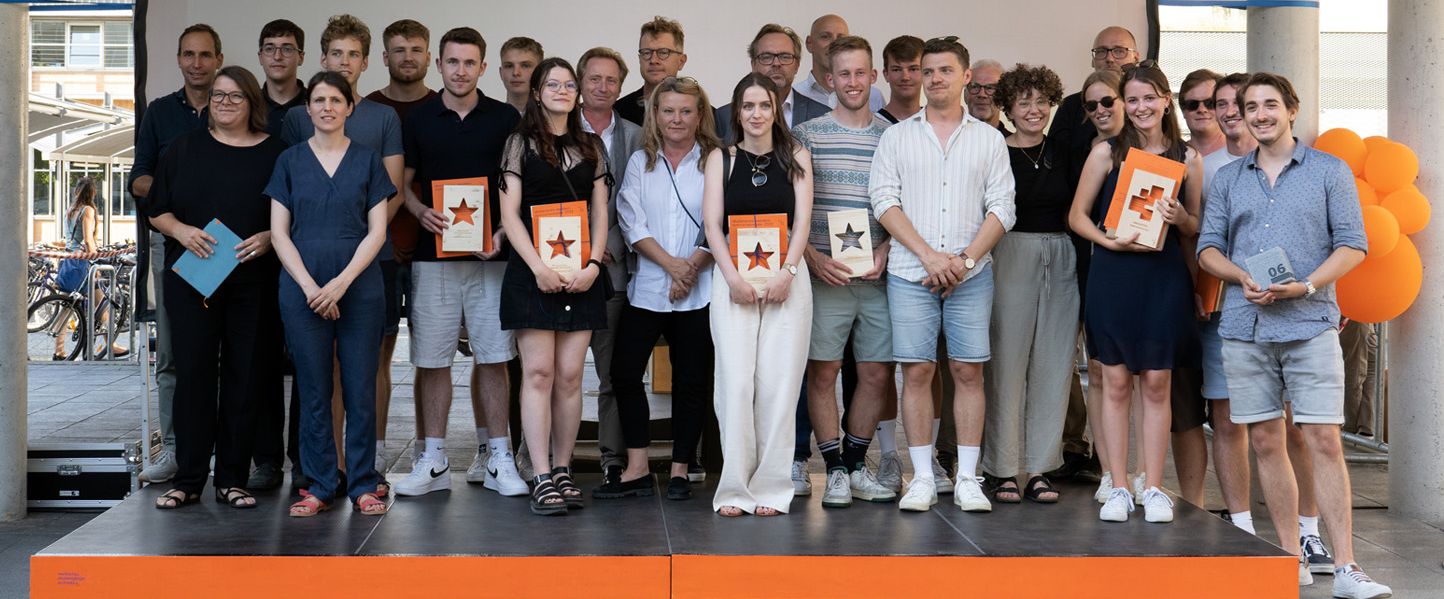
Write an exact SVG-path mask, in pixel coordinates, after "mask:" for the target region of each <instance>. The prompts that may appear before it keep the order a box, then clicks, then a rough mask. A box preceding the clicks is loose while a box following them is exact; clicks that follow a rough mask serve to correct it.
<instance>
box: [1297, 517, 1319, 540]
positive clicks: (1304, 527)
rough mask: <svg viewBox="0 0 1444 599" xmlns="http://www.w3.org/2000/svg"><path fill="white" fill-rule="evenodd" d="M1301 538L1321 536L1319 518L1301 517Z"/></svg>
mask: <svg viewBox="0 0 1444 599" xmlns="http://www.w3.org/2000/svg"><path fill="white" fill-rule="evenodd" d="M1299 536H1300V537H1308V536H1314V537H1317V536H1319V517H1318V516H1299Z"/></svg>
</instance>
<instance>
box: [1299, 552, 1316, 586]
mask: <svg viewBox="0 0 1444 599" xmlns="http://www.w3.org/2000/svg"><path fill="white" fill-rule="evenodd" d="M1312 584H1314V573H1313V572H1310V571H1309V560H1307V559H1305V558H1304V557H1303V556H1299V586H1301V587H1306V586H1309V585H1312Z"/></svg>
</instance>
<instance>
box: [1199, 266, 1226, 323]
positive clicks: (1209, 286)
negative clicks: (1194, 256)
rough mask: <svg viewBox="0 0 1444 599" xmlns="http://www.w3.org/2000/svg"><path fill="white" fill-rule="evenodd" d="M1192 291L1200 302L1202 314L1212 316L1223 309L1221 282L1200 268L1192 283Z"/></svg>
mask: <svg viewBox="0 0 1444 599" xmlns="http://www.w3.org/2000/svg"><path fill="white" fill-rule="evenodd" d="M1193 290H1194V292H1195V293H1197V294H1198V297H1199V299H1200V300H1202V304H1203V313H1204V314H1213V313H1214V312H1218V311H1219V310H1222V309H1223V280H1221V279H1219V278H1218V277H1215V276H1213V275H1211V274H1208V271H1206V270H1204V269H1202V268H1200V269H1198V276H1197V277H1195V278H1194V281H1193Z"/></svg>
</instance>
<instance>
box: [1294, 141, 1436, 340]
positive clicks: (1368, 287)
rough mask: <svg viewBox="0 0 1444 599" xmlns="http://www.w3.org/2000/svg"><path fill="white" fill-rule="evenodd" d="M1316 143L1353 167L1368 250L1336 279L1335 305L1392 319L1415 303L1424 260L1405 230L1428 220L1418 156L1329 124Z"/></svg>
mask: <svg viewBox="0 0 1444 599" xmlns="http://www.w3.org/2000/svg"><path fill="white" fill-rule="evenodd" d="M1314 148H1316V149H1318V150H1321V151H1324V152H1328V153H1330V154H1333V155H1334V156H1338V157H1339V158H1340V159H1342V160H1343V161H1344V162H1346V163H1348V165H1349V168H1350V169H1352V170H1353V171H1354V184H1355V185H1356V186H1357V187H1358V190H1359V204H1360V206H1361V207H1362V208H1363V213H1364V234H1365V236H1366V237H1367V238H1368V242H1369V255H1368V257H1367V258H1365V259H1364V262H1363V263H1362V264H1360V265H1359V266H1358V267H1356V268H1354V269H1353V270H1351V271H1349V274H1347V275H1344V277H1343V278H1341V279H1339V281H1338V283H1337V285H1336V290H1337V292H1338V299H1339V311H1340V312H1342V313H1343V315H1344V316H1346V317H1348V318H1350V319H1353V320H1357V321H1360V322H1384V321H1387V320H1393V319H1394V318H1396V317H1398V316H1399V315H1400V314H1403V313H1404V311H1405V310H1408V309H1409V305H1410V304H1413V303H1414V299H1415V298H1417V297H1418V296H1419V289H1420V287H1421V286H1422V285H1423V280H1424V265H1423V262H1422V261H1421V260H1420V259H1419V250H1418V249H1416V248H1415V247H1414V243H1413V242H1412V241H1410V240H1409V236H1410V235H1413V234H1415V233H1418V232H1420V231H1423V230H1424V227H1425V226H1426V225H1428V224H1429V200H1428V199H1427V198H1425V197H1424V194H1422V193H1419V188H1417V187H1415V186H1414V179H1415V178H1416V177H1418V176H1419V157H1418V156H1415V155H1414V151H1413V150H1411V149H1409V147H1408V146H1405V145H1404V144H1401V143H1398V142H1394V141H1391V140H1389V139H1388V138H1385V137H1381V136H1374V137H1369V138H1366V139H1360V138H1359V135H1358V134H1357V133H1354V132H1353V131H1350V130H1348V129H1330V130H1328V131H1325V132H1324V133H1323V135H1320V136H1319V138H1318V139H1317V140H1315V141H1314Z"/></svg>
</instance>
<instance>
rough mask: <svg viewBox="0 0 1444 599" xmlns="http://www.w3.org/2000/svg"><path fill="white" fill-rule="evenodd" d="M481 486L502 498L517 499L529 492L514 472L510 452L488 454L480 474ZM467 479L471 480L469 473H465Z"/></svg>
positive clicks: (514, 464) (512, 458) (513, 458)
mask: <svg viewBox="0 0 1444 599" xmlns="http://www.w3.org/2000/svg"><path fill="white" fill-rule="evenodd" d="M482 474H483V476H482V481H481V484H482V486H484V487H486V488H488V489H491V490H493V491H496V492H497V493H500V494H501V495H502V496H504V497H518V496H521V495H526V494H527V493H530V492H531V488H530V487H527V486H526V481H524V480H522V478H521V475H520V474H518V473H517V471H516V457H515V456H513V455H511V452H510V451H508V452H506V453H501V454H497V453H490V452H488V455H487V459H486V467H485V471H484V472H483V473H482ZM467 479H468V480H470V479H471V472H470V471H468V472H467Z"/></svg>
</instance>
